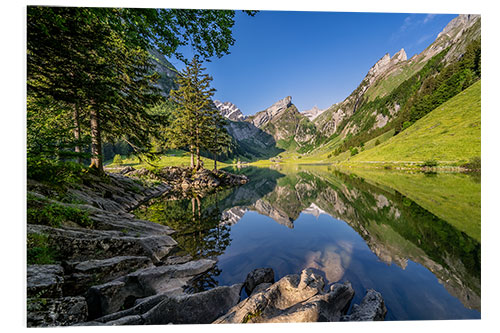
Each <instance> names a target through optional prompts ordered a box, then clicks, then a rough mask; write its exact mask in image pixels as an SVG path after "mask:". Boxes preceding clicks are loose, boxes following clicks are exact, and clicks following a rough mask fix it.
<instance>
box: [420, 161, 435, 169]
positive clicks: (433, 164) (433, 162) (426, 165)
mask: <svg viewBox="0 0 500 333" xmlns="http://www.w3.org/2000/svg"><path fill="white" fill-rule="evenodd" d="M437 165H438V162H437V161H435V160H427V161H425V162H424V163H422V164H420V166H421V167H427V168H432V167H436V166H437Z"/></svg>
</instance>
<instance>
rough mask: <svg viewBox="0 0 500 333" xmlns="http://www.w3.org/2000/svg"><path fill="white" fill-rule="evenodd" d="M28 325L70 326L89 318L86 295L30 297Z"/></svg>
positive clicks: (28, 301)
mask: <svg viewBox="0 0 500 333" xmlns="http://www.w3.org/2000/svg"><path fill="white" fill-rule="evenodd" d="M27 307H28V311H27V325H28V327H36V326H38V327H40V326H68V325H74V324H76V323H80V322H83V321H85V320H87V303H86V302H85V298H84V297H62V298H28V299H27Z"/></svg>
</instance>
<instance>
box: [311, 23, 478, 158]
mask: <svg viewBox="0 0 500 333" xmlns="http://www.w3.org/2000/svg"><path fill="white" fill-rule="evenodd" d="M480 38H481V17H480V16H479V15H459V16H457V17H456V18H455V19H453V20H452V21H450V23H449V24H448V25H447V26H446V27H445V28H444V29H443V31H442V32H441V33H440V34H439V35H438V37H437V38H436V40H435V41H434V42H433V43H432V44H430V45H429V46H428V47H427V48H426V49H425V50H424V51H422V52H421V53H420V54H417V55H415V56H413V57H412V58H411V59H407V56H406V52H405V50H404V49H401V50H400V51H399V52H397V53H396V54H395V55H393V56H392V57H391V56H390V55H389V54H385V55H384V56H383V57H382V58H381V59H380V60H379V61H377V62H376V63H375V64H374V65H373V66H372V67H371V68H370V70H369V71H368V73H367V74H366V76H365V78H364V79H363V80H362V81H361V83H360V84H359V86H358V87H357V88H356V89H355V90H354V91H353V92H352V93H351V94H350V95H349V96H348V97H347V98H346V99H345V100H344V101H342V102H340V103H337V104H335V105H332V106H331V107H329V108H328V109H327V110H325V111H324V112H322V113H321V114H320V115H318V116H317V117H316V118H315V119H314V120H313V122H314V124H315V126H316V127H317V129H318V132H319V133H321V134H323V135H324V136H325V137H330V138H332V140H336V142H339V143H337V144H336V145H334V147H338V145H339V144H342V145H343V148H342V149H343V151H345V150H346V149H348V148H349V147H350V146H353V147H354V146H357V145H359V144H360V143H362V142H366V141H367V140H369V139H372V138H374V137H376V136H377V135H380V134H382V133H385V132H387V131H389V130H393V129H396V133H397V132H399V131H400V130H401V129H402V128H403V126H402V125H403V123H405V122H406V123H407V125H405V126H408V125H411V124H412V123H413V122H415V120H417V119H418V117H422V116H423V115H425V113H426V112H430V111H431V110H432V108H434V107H436V106H437V105H439V104H436V103H443V102H444V101H446V100H447V99H449V98H451V97H453V96H454V95H455V94H457V93H459V92H460V91H461V90H463V89H465V88H466V87H467V86H468V85H470V84H471V82H469V81H470V80H472V82H473V81H474V80H477V79H478V76H480V50H481V49H480V42H479V43H478V40H479V41H480ZM474 43H475V45H473V44H474ZM477 45H479V47H477ZM471 48H475V50H476V51H473V52H479V63H478V64H476V67H474V64H472V65H471V64H470V63H468V64H467V63H465V60H464V59H463V56H464V55H465V54H466V52H467V50H468V49H471ZM477 50H478V51H477ZM468 56H471V52H469V54H468ZM474 57H475V59H473V60H470V61H477V59H478V57H477V54H476V55H473V54H472V57H471V59H472V58H474ZM464 66H465V67H466V66H468V67H469V68H471V70H470V71H463V68H465V67H464ZM471 66H472V67H471ZM477 66H479V68H477ZM460 71H462V72H460ZM441 72H445V73H444V74H442V75H441V76H440V77H439V79H437V76H438V75H439V74H440V73H441ZM459 72H460V73H459ZM454 75H455V76H454ZM451 76H454V78H453V79H450V77H451ZM453 80H454V81H453ZM438 85H439V86H441V88H440V91H441V95H442V96H435V95H436V94H438V93H440V92H439V91H437V88H438ZM433 87H434V88H433ZM433 94H434V95H433ZM426 96H427V97H426ZM427 102H428V103H427ZM425 103H427V105H426V104H425ZM419 110H423V111H419ZM337 137H340V140H339V139H338V138H337ZM343 141H344V142H343ZM325 144H328V140H327V141H325Z"/></svg>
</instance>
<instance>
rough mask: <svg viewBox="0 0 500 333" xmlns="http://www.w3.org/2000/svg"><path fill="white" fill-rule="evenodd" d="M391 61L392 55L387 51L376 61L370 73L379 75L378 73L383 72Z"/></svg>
mask: <svg viewBox="0 0 500 333" xmlns="http://www.w3.org/2000/svg"><path fill="white" fill-rule="evenodd" d="M390 63H391V56H390V55H389V53H386V54H385V55H384V56H383V57H382V58H380V60H379V61H377V62H376V63H375V65H373V66H372V68H370V70H369V71H368V74H370V73H371V74H373V75H377V74H378V73H380V72H383V71H384V70H385V69H386V68H387V66H388V65H389V64H390Z"/></svg>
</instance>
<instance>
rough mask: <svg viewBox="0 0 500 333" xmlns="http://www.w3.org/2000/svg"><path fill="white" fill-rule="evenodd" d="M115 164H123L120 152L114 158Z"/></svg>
mask: <svg viewBox="0 0 500 333" xmlns="http://www.w3.org/2000/svg"><path fill="white" fill-rule="evenodd" d="M113 164H117V165H122V164H123V160H122V156H121V155H120V154H116V155H115V157H114V158H113Z"/></svg>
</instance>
